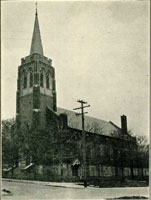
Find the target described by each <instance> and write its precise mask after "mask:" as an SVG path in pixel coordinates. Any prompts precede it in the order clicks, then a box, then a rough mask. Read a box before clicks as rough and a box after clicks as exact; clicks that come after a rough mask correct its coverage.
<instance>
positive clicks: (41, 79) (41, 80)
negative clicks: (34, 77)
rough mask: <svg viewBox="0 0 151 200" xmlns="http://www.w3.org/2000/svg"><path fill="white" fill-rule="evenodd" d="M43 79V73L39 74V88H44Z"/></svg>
mask: <svg viewBox="0 0 151 200" xmlns="http://www.w3.org/2000/svg"><path fill="white" fill-rule="evenodd" d="M43 79H44V77H43V73H41V74H40V86H41V87H44V83H43Z"/></svg>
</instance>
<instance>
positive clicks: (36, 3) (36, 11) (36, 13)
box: [35, 2, 38, 15]
mask: <svg viewBox="0 0 151 200" xmlns="http://www.w3.org/2000/svg"><path fill="white" fill-rule="evenodd" d="M35 5H36V15H37V5H38V3H37V2H36V3H35Z"/></svg>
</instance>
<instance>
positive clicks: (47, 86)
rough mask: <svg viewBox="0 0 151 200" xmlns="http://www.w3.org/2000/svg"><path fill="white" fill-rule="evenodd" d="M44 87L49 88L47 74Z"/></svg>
mask: <svg viewBox="0 0 151 200" xmlns="http://www.w3.org/2000/svg"><path fill="white" fill-rule="evenodd" d="M46 88H47V89H49V75H47V76H46Z"/></svg>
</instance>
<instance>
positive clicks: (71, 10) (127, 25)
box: [1, 0, 150, 138]
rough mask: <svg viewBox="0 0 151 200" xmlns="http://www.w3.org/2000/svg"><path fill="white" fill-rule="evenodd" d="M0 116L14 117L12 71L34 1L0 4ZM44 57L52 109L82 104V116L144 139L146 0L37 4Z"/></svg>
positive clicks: (26, 42)
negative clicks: (52, 84)
mask: <svg viewBox="0 0 151 200" xmlns="http://www.w3.org/2000/svg"><path fill="white" fill-rule="evenodd" d="M1 10H2V13H1V17H2V19H1V65H2V67H1V76H2V80H1V83H2V97H1V98H2V105H1V106H2V116H1V118H2V119H8V118H12V117H15V113H16V89H17V71H18V66H19V65H20V64H21V58H23V57H26V56H28V55H29V52H30V45H31V39H32V33H33V27H34V19H35V2H27V1H26V2H18V1H16V2H15V1H12V2H8V1H5V2H2V3H1ZM38 18H39V24H40V31H41V39H42V44H43V50H44V55H45V56H46V57H48V58H50V59H52V64H53V66H54V67H55V73H56V89H57V106H59V107H62V108H66V109H69V110H73V108H75V107H78V106H80V105H78V103H77V102H76V101H77V100H78V99H83V100H85V101H87V102H88V104H90V105H91V107H90V108H87V109H86V111H88V115H89V116H93V117H95V118H99V119H103V120H106V121H112V122H114V123H115V124H116V125H118V126H121V120H120V116H121V115H123V114H124V115H126V116H127V123H128V129H129V130H131V131H132V132H133V134H134V135H138V136H141V135H145V136H146V137H147V138H149V78H150V77H149V74H150V72H149V43H150V41H149V0H143V1H135V0H133V1H107V0H104V1H100V2H99V1H95V2H92V1H88V2H70V1H66V2H51V1H46V2H42V1H40V2H38Z"/></svg>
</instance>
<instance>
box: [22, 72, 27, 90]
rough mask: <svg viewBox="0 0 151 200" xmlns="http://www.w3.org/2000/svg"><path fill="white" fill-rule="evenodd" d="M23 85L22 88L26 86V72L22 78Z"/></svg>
mask: <svg viewBox="0 0 151 200" xmlns="http://www.w3.org/2000/svg"><path fill="white" fill-rule="evenodd" d="M23 81H24V82H23V87H24V89H25V88H27V75H26V74H24V79H23Z"/></svg>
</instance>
